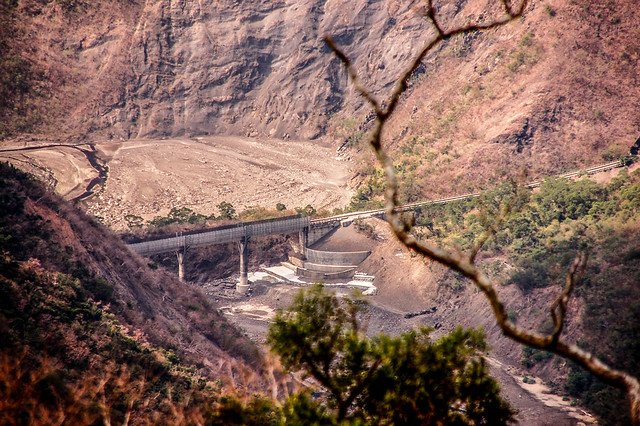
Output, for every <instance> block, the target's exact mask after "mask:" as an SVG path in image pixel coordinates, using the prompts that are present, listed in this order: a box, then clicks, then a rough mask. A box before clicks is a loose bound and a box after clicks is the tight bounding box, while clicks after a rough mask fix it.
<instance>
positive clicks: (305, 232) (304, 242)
mask: <svg viewBox="0 0 640 426" xmlns="http://www.w3.org/2000/svg"><path fill="white" fill-rule="evenodd" d="M298 240H299V242H300V256H301V257H302V260H306V259H307V246H308V245H309V227H308V226H306V227H304V228H302V229H301V230H300V232H299V233H298Z"/></svg>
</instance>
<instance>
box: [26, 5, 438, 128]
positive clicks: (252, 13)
mask: <svg viewBox="0 0 640 426" xmlns="http://www.w3.org/2000/svg"><path fill="white" fill-rule="evenodd" d="M65 5H66V6H65ZM15 13H16V14H17V16H18V18H16V19H19V20H21V22H20V26H22V27H24V28H28V30H27V31H25V33H26V34H23V35H22V37H21V40H20V43H21V44H22V45H23V46H24V51H25V53H24V54H28V55H29V56H31V58H32V60H33V63H34V65H35V66H36V67H39V68H43V69H48V70H49V71H50V76H49V80H51V81H52V86H51V87H50V92H49V93H50V96H51V97H52V98H53V99H55V100H56V102H60V104H59V106H60V108H58V107H57V106H52V108H51V109H52V110H53V111H51V113H52V115H54V116H57V117H55V118H57V119H59V120H62V121H64V122H65V124H66V125H67V126H68V128H69V129H70V130H75V132H73V133H83V132H87V131H90V132H97V131H100V132H101V133H103V134H104V135H105V136H113V137H122V138H132V137H149V136H165V135H196V134H241V135H246V134H249V135H258V134H259V135H269V136H274V137H280V138H287V137H298V138H305V139H308V138H316V137H318V136H320V135H322V134H323V133H324V131H325V129H326V126H327V123H328V119H329V118H330V116H331V115H332V114H333V113H335V112H337V111H340V110H341V109H343V108H345V107H347V106H351V107H352V109H353V106H355V105H359V104H360V103H361V102H360V100H359V99H357V97H356V96H351V95H352V93H351V92H349V90H350V89H349V88H348V85H347V78H346V73H345V72H344V71H343V69H342V67H341V65H340V64H339V63H338V61H337V59H335V58H334V57H333V55H331V54H330V53H329V51H328V49H327V48H326V47H325V46H324V44H323V42H322V37H323V36H324V35H325V34H332V35H333V36H334V37H335V39H336V40H337V41H338V42H339V43H340V44H341V45H343V46H354V49H353V52H352V54H353V55H354V57H358V58H359V65H363V66H365V68H367V72H366V74H367V76H374V77H375V79H374V80H375V84H376V87H380V88H382V87H386V86H388V85H389V84H390V83H391V82H392V81H393V78H394V76H395V75H396V74H397V73H398V72H399V69H400V66H401V64H402V63H403V60H406V59H408V58H409V57H410V54H411V53H412V51H413V50H415V48H416V47H417V46H418V44H417V43H416V40H417V39H418V38H421V36H422V33H423V32H424V31H425V28H426V23H425V22H424V20H423V19H422V18H421V17H420V16H419V15H418V14H416V13H415V10H414V9H413V7H412V5H399V4H395V2H366V1H361V2H352V1H344V0H328V1H317V0H313V1H312V0H304V1H252V2H238V1H217V0H201V1H198V2H188V1H171V0H166V1H147V2H144V3H142V2H127V1H120V2H115V3H114V4H109V5H107V4H106V3H105V4H102V3H101V2H91V3H89V2H82V1H80V2H64V3H63V2H57V1H56V2H49V3H46V4H44V5H43V4H42V3H40V2H34V1H28V0H27V1H21V2H18V6H17V9H16V10H15ZM382 39H385V40H388V43H389V45H382V44H381V43H380V40H382ZM29 51H31V52H32V53H27V52H29ZM65 107H66V108H65ZM56 112H57V114H56ZM54 121H55V120H54ZM78 122H81V123H82V125H79V124H78Z"/></svg>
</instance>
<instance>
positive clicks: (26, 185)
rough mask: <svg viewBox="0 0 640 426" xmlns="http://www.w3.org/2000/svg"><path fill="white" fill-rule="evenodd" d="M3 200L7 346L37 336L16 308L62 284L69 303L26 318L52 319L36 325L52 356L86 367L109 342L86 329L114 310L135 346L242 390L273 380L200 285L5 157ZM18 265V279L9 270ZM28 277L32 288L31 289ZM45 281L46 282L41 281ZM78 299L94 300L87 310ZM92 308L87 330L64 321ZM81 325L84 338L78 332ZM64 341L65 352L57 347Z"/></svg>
mask: <svg viewBox="0 0 640 426" xmlns="http://www.w3.org/2000/svg"><path fill="white" fill-rule="evenodd" d="M0 198H1V200H2V206H3V208H2V209H1V210H0V252H2V255H3V258H4V263H5V266H7V267H6V268H5V267H4V266H3V268H2V269H3V277H2V291H3V294H5V295H11V294H13V296H7V300H3V306H2V308H3V309H2V311H1V312H0V314H1V315H2V316H3V317H4V319H3V321H2V324H3V327H2V332H3V334H4V333H8V335H10V336H13V337H12V338H10V339H8V340H6V339H3V340H4V341H3V345H7V344H9V342H11V341H14V342H15V343H16V344H17V345H18V349H19V346H20V345H25V344H28V343H29V342H30V338H28V335H26V336H25V335H24V333H23V332H17V331H15V330H17V329H18V328H20V327H25V325H24V324H22V321H21V320H19V318H17V317H16V315H18V313H19V312H23V311H24V309H25V306H28V305H29V303H31V302H28V300H30V299H29V298H33V297H36V296H37V295H38V294H42V295H46V294H48V293H49V292H51V291H53V290H51V289H49V288H48V287H50V286H53V288H54V289H55V288H56V287H60V288H61V290H60V291H61V292H62V295H61V296H60V295H52V296H44V299H43V300H45V301H47V300H51V299H53V300H55V299H56V298H61V301H60V302H56V303H53V304H52V306H53V308H51V307H50V308H47V309H48V310H47V309H44V308H43V310H38V309H36V310H35V311H34V312H33V313H32V314H31V315H28V316H27V317H26V318H27V320H28V321H36V322H37V321H40V320H42V321H43V322H42V324H41V325H40V326H36V327H35V329H34V330H35V331H34V330H32V331H33V332H34V333H36V335H38V336H36V337H37V339H36V341H38V342H41V343H44V346H43V347H42V348H43V351H44V352H43V353H45V354H46V352H47V350H48V349H49V350H51V351H52V352H54V353H51V354H49V356H52V357H53V358H54V359H60V360H61V361H63V363H69V362H71V363H72V365H75V366H77V365H86V363H87V362H90V361H91V360H92V359H94V358H96V356H97V355H99V354H100V352H99V348H100V347H101V346H99V345H98V347H96V346H95V345H94V344H91V343H90V342H88V341H87V340H83V339H84V338H83V336H85V334H84V333H86V332H88V331H91V330H95V327H94V326H90V325H88V324H89V323H90V321H89V320H93V319H95V318H94V316H96V315H97V318H98V319H100V318H107V317H108V316H109V315H111V317H112V318H113V321H115V322H117V323H119V324H121V326H122V327H123V330H124V331H123V333H124V335H125V337H126V338H127V339H129V340H131V341H132V342H133V343H132V344H133V345H142V346H145V345H152V346H155V347H160V348H164V349H165V350H171V351H173V352H174V353H175V354H176V356H177V357H178V358H177V359H180V360H182V361H181V362H184V364H185V365H187V366H191V368H193V371H194V372H197V373H198V374H200V375H202V376H204V377H206V378H209V379H211V380H213V379H219V380H220V381H221V382H220V383H226V384H227V385H231V386H234V387H236V388H238V389H253V390H260V389H266V388H267V386H268V383H267V380H266V379H265V378H264V377H265V376H264V362H263V359H262V356H261V354H260V353H259V351H258V349H257V348H256V347H255V346H254V345H253V344H252V343H251V342H249V341H248V340H246V339H245V338H244V337H243V336H242V335H241V334H240V332H239V331H237V330H236V329H235V328H234V327H233V326H231V325H230V324H229V323H228V322H227V321H226V320H225V319H224V318H223V317H222V316H221V315H220V314H219V313H218V311H217V310H216V309H215V308H214V307H212V306H211V305H210V303H208V302H207V300H206V299H205V297H204V295H203V294H202V293H201V292H199V291H198V290H197V289H196V288H195V287H191V286H188V285H185V284H183V283H179V282H178V281H177V279H176V278H175V277H172V276H170V275H169V274H168V273H166V272H161V271H152V270H151V269H149V267H148V266H147V265H146V263H145V261H144V260H143V259H142V258H140V257H138V256H136V255H134V254H132V253H131V252H130V251H129V250H128V249H127V248H126V247H125V246H124V243H123V242H121V241H120V240H119V239H118V238H117V237H116V236H114V235H112V234H111V233H109V232H108V231H107V230H105V229H104V228H103V227H101V226H100V225H98V224H96V223H95V222H94V221H92V220H90V219H89V218H88V217H87V216H85V215H84V214H82V213H81V212H80V211H78V210H77V209H76V208H74V207H72V206H70V205H69V204H67V203H66V202H63V201H62V200H60V199H59V198H58V197H57V196H54V195H52V194H50V193H49V192H47V191H46V190H44V189H43V187H42V186H41V185H40V184H37V183H36V182H34V181H33V180H31V179H30V178H29V177H28V176H26V175H25V174H23V173H22V172H19V171H17V170H15V169H13V168H11V167H10V166H7V165H6V164H4V163H2V164H0ZM9 266H10V267H9ZM14 270H15V271H16V274H18V275H16V277H12V276H11V275H7V274H9V273H10V272H11V271H14ZM21 271H22V272H21ZM56 274H63V275H56ZM34 276H35V277H36V278H37V279H36V278H33V277H34ZM25 277H27V278H25ZM38 277H42V278H41V279H40V278H38ZM65 277H66V278H65ZM12 282H13V284H12ZM29 283H31V284H29ZM38 283H41V284H38ZM52 283H53V284H52ZM28 285H31V286H32V287H33V289H32V290H30V291H28V292H26V293H24V290H25V289H26V286H28ZM39 285H43V286H45V287H44V288H42V289H39V288H38V286H39ZM23 286H25V287H24V288H22V287H23ZM66 287H68V288H66ZM23 299H24V301H23V302H19V301H20V300H23ZM78 301H79V302H78ZM76 302H78V303H80V302H81V303H84V305H82V304H81V305H78V306H81V307H82V306H85V305H86V306H85V307H84V308H82V309H81V310H79V311H78V309H79V308H78V306H76V305H74V303H76ZM12 304H13V305H15V306H13V305H12ZM8 305H11V306H13V307H11V308H7V306H8ZM35 306H36V307H37V306H39V305H37V304H36V305H35ZM45 306H46V304H45ZM65 306H66V307H65ZM89 308H90V309H89ZM7 309H8V310H7ZM16 309H17V310H16ZM86 309H89V311H90V312H89V313H90V314H91V315H92V316H91V317H90V318H85V321H89V322H87V329H86V330H84V331H82V327H80V328H77V327H76V326H75V325H73V324H72V325H68V324H67V325H66V324H65V321H70V322H73V321H74V318H76V316H77V315H79V313H80V314H81V313H82V312H83V310H86ZM56 312H62V313H63V314H64V315H62V314H57V313H56ZM38 318H41V319H40V320H39V319H38ZM5 320H6V321H7V322H5ZM26 327H27V328H28V327H30V326H26ZM99 329H100V328H99ZM51 330H53V331H51ZM56 330H58V331H56ZM78 330H81V332H80V333H79V335H80V337H77V336H76V337H74V333H75V334H77V332H78ZM15 333H17V334H15ZM21 333H22V334H21ZM60 333H62V334H60ZM56 336H64V337H56ZM85 337H86V336H85ZM34 345H35V344H34ZM37 347H39V346H38V345H35V348H37ZM59 347H62V352H61V353H58V352H55V351H54V348H59ZM96 351H98V352H96ZM114 353H115V355H113V354H112V358H113V359H112V361H116V360H117V359H118V357H119V356H122V353H121V352H120V351H117V350H116V351H114ZM62 354H66V355H65V356H62V357H61V355H62ZM107 358H109V356H107ZM247 380H250V381H247Z"/></svg>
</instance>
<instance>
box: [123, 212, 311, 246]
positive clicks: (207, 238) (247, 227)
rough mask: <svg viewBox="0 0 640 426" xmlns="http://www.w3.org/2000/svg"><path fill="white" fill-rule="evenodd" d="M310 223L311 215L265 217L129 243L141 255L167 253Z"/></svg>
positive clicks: (285, 230)
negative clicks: (186, 233)
mask: <svg viewBox="0 0 640 426" xmlns="http://www.w3.org/2000/svg"><path fill="white" fill-rule="evenodd" d="M308 226H309V218H308V217H302V216H288V217H285V218H275V219H268V220H263V221H255V222H245V223H241V224H238V225H237V226H232V227H229V226H225V227H222V228H219V229H210V230H206V231H201V232H197V233H190V234H188V235H178V236H175V237H166V238H159V239H154V240H149V241H142V242H139V243H134V244H129V247H130V248H131V249H132V250H133V251H135V252H137V253H140V254H142V255H151V254H159V253H166V252H171V251H176V250H183V249H185V248H187V247H202V246H208V245H213V244H224V243H231V242H234V241H240V240H242V239H243V238H248V237H252V236H261V235H274V234H286V233H291V232H298V231H300V230H301V229H304V228H306V227H308Z"/></svg>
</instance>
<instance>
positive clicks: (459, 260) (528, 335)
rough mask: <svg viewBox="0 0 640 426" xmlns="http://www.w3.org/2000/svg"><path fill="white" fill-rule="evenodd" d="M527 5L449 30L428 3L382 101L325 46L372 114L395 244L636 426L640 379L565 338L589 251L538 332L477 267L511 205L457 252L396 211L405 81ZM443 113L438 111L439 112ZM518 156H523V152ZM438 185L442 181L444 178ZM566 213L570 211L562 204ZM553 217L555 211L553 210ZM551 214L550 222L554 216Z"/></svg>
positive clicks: (520, 138)
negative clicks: (463, 288)
mask: <svg viewBox="0 0 640 426" xmlns="http://www.w3.org/2000/svg"><path fill="white" fill-rule="evenodd" d="M527 6H528V5H527V1H526V0H524V1H522V2H520V3H519V4H518V5H515V6H514V5H513V4H511V3H510V2H508V1H506V0H503V1H502V2H501V7H502V14H501V15H500V16H499V17H496V18H493V20H489V21H485V20H483V19H480V21H479V22H471V23H466V24H458V25H457V26H456V25H453V26H452V25H451V23H450V22H448V21H447V19H446V17H445V16H446V15H445V16H442V15H443V14H442V13H441V11H440V10H439V7H438V6H437V5H435V4H434V2H433V1H431V0H430V1H428V2H427V5H426V6H425V12H424V14H425V16H426V17H427V18H428V20H429V22H430V24H431V25H432V26H433V29H434V31H435V35H433V36H432V37H430V39H429V40H428V41H427V42H426V43H425V45H424V47H423V48H422V50H420V51H419V53H418V54H416V55H415V56H414V58H413V61H412V62H411V63H410V64H409V65H408V66H407V67H406V68H405V70H404V72H403V73H402V74H401V75H400V76H399V77H398V78H397V80H396V82H395V85H394V87H393V90H392V91H391V93H390V94H389V95H388V96H387V97H386V99H384V101H380V100H379V99H378V97H377V96H376V95H375V94H374V92H373V90H372V88H371V87H370V86H368V85H365V84H363V83H362V81H361V80H360V75H359V72H358V70H357V69H356V66H355V64H354V62H352V61H351V59H349V57H348V56H347V54H346V53H345V52H344V51H343V50H342V49H341V48H340V47H339V46H338V45H337V44H336V42H335V41H334V40H333V39H332V38H331V37H328V36H327V37H325V42H326V43H327V45H328V47H329V48H330V49H331V50H332V51H333V53H334V54H335V56H336V57H337V58H338V59H339V60H340V61H341V62H342V63H343V65H344V66H345V68H346V71H347V72H348V74H349V77H350V80H351V81H352V82H353V84H354V86H355V89H356V90H357V92H358V94H359V95H360V96H361V97H362V98H363V99H364V100H366V102H367V103H368V104H369V106H370V108H371V109H372V110H373V113H374V114H375V120H374V121H373V124H372V126H371V130H370V132H369V135H368V142H369V145H370V146H371V148H372V149H373V151H374V153H375V156H376V159H377V161H378V163H379V165H380V167H381V168H382V169H383V170H384V173H385V180H386V185H387V189H386V192H385V214H386V219H387V221H388V222H389V224H390V226H391V229H392V230H393V232H394V234H395V236H396V237H397V238H398V240H399V241H400V242H401V243H402V244H403V245H404V246H405V247H406V248H407V249H410V250H413V251H414V252H416V254H418V255H420V256H422V257H424V258H427V259H431V260H433V261H435V262H438V263H439V264H442V265H444V266H445V267H446V268H448V269H450V270H452V271H455V272H458V273H459V274H461V275H462V276H464V277H465V278H467V279H469V280H470V281H471V282H472V283H473V284H474V285H475V287H476V288H477V289H478V290H479V291H480V292H482V294H483V295H484V297H485V298H486V299H487V302H488V303H489V305H490V307H491V310H492V313H493V317H494V319H495V322H496V325H497V326H498V327H499V328H500V330H501V332H502V334H503V335H504V336H506V337H508V338H510V339H511V340H513V341H515V342H518V343H520V344H523V345H525V346H529V347H531V348H534V349H542V350H545V351H549V352H552V353H554V354H556V355H559V356H561V357H562V358H564V359H566V360H569V361H572V362H575V363H576V364H578V365H579V366H580V367H582V368H584V369H585V370H587V371H588V372H590V373H591V374H593V375H595V376H597V377H598V379H600V380H601V381H603V382H605V383H608V384H611V385H613V386H615V387H616V388H617V389H619V390H622V391H624V392H625V393H626V396H627V399H628V404H629V405H628V406H629V418H630V421H631V422H632V423H633V424H640V381H639V380H638V378H637V376H636V375H634V372H631V373H629V372H626V371H625V370H621V369H617V368H616V367H614V366H612V365H613V364H609V363H608V360H607V359H606V358H599V357H597V356H594V354H593V353H591V352H588V351H586V350H585V349H584V348H582V347H580V345H578V344H576V343H574V341H572V340H570V339H569V340H568V339H567V336H566V335H563V331H565V325H566V324H565V322H566V319H567V309H568V303H569V302H570V300H571V296H572V294H573V293H574V290H575V288H576V285H577V284H578V283H579V282H580V281H581V279H582V277H583V276H584V272H585V270H586V268H587V260H588V252H587V250H585V249H584V248H582V247H577V250H576V251H577V255H576V256H575V257H574V258H573V261H572V262H571V264H570V265H569V267H568V268H567V269H566V273H565V279H564V286H563V288H562V290H561V291H560V292H559V294H558V295H557V297H556V298H555V299H554V300H553V302H552V303H551V304H550V306H549V308H548V312H549V321H550V327H545V328H544V329H543V330H540V331H537V330H533V329H531V328H528V327H523V326H520V325H518V324H516V323H515V322H513V321H512V320H511V319H510V318H509V315H508V311H507V309H506V307H505V304H504V301H503V300H501V297H500V294H499V292H498V290H497V287H496V282H495V280H494V278H492V276H491V275H490V274H488V273H487V272H485V271H484V268H483V267H481V266H480V265H479V264H478V254H479V253H480V251H481V250H482V249H483V247H484V246H485V245H486V243H487V242H488V241H489V240H491V239H492V237H493V236H494V235H495V234H496V233H498V232H499V231H500V230H501V229H503V228H502V222H503V221H504V220H505V219H506V218H507V217H508V213H509V210H510V208H511V206H510V205H509V204H510V203H509V202H506V203H504V204H502V205H501V206H500V210H499V212H500V214H499V215H497V216H494V218H493V220H490V221H489V222H487V223H485V226H484V230H482V232H481V233H480V235H479V236H478V238H477V239H476V241H475V242H474V244H473V245H472V246H471V247H470V248H469V249H468V250H466V251H464V252H463V251H461V248H459V247H457V246H455V245H454V247H453V248H443V247H442V246H441V245H440V244H438V243H437V242H435V241H432V240H430V239H424V238H419V237H417V236H416V235H415V234H414V233H413V232H412V230H413V227H414V226H413V223H411V222H409V221H407V220H405V219H404V217H403V215H402V214H400V213H399V212H398V211H396V208H397V207H398V206H399V204H400V201H401V186H400V182H399V180H398V176H397V174H396V170H395V169H396V167H395V163H394V159H393V158H392V157H391V156H390V154H389V152H388V148H387V143H386V141H384V142H385V143H384V144H383V140H384V139H386V136H387V135H388V129H387V125H388V124H389V121H390V117H393V116H394V115H396V114H395V113H396V110H398V109H399V108H398V105H400V101H401V99H402V98H403V95H405V94H406V92H407V91H408V88H409V85H408V83H409V81H410V79H411V77H412V75H413V74H414V73H415V72H416V71H418V70H419V69H420V68H421V67H422V61H423V60H424V59H425V58H426V57H427V55H428V54H429V53H430V52H432V51H434V50H436V49H437V48H439V47H441V46H442V45H443V44H446V43H447V42H449V41H450V40H456V39H460V38H463V37H466V36H468V35H470V34H472V33H474V32H478V31H484V30H492V29H495V28H498V27H501V26H504V25H506V24H508V23H509V22H511V21H513V20H516V19H518V18H521V17H523V16H524V12H525V10H527ZM438 113H440V111H439V112H438ZM515 136H516V138H515V139H516V142H517V143H518V147H520V146H521V145H523V144H524V143H526V142H527V141H528V140H529V139H530V138H531V134H530V132H529V120H528V119H527V120H526V121H525V123H524V126H523V128H522V130H521V131H520V132H519V133H518V134H517V135H515ZM507 140H509V138H507ZM518 152H520V149H519V148H518ZM441 181H444V180H443V179H442V178H441ZM589 192H590V191H589V188H586V193H587V195H588V194H589ZM559 195H562V194H559ZM565 195H566V194H565ZM564 198H565V199H564V201H567V200H568V201H569V202H568V205H569V206H572V205H573V203H572V200H571V198H572V197H564ZM517 199H518V197H516V198H515V200H517ZM590 199H591V197H590V196H588V197H587V199H586V200H584V199H582V200H581V201H588V200H590ZM565 204H567V203H565ZM553 207H556V206H553ZM564 207H567V206H564ZM554 210H555V209H554ZM561 210H565V209H563V208H562V206H561ZM583 212H584V209H582V208H577V209H575V210H569V211H564V214H561V215H559V216H558V215H557V214H556V217H555V221H556V222H558V221H559V220H560V219H564V218H566V217H569V218H571V217H576V216H578V215H580V213H583ZM555 213H558V212H557V211H556V212H555ZM551 217H552V218H553V216H551ZM544 219H545V218H543V220H544ZM546 219H547V220H548V219H549V216H547V217H546ZM565 334H566V333H565Z"/></svg>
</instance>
